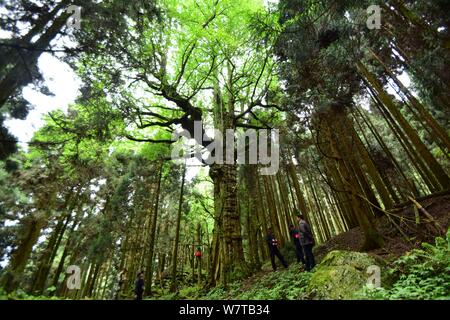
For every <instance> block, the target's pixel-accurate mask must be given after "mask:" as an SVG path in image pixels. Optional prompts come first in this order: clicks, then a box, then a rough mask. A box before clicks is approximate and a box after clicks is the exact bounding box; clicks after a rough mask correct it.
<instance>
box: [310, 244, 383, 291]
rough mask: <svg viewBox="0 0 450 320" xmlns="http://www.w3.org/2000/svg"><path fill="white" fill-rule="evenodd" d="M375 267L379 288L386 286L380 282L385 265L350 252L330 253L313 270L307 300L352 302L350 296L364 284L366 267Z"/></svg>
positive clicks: (377, 259)
mask: <svg viewBox="0 0 450 320" xmlns="http://www.w3.org/2000/svg"><path fill="white" fill-rule="evenodd" d="M373 265H376V266H379V267H380V270H381V285H382V286H384V285H388V282H389V279H388V278H386V277H385V278H383V273H386V272H383V271H384V270H385V267H386V263H385V261H384V260H383V259H381V258H380V257H378V256H373V255H369V254H367V253H361V252H353V251H340V250H336V251H331V252H330V253H328V254H327V255H326V257H325V258H324V259H323V260H322V262H321V263H320V264H319V265H318V266H317V267H316V270H315V272H314V273H313V275H312V277H311V281H310V282H309V285H308V288H307V292H308V295H309V297H310V298H311V299H331V300H336V299H344V300H348V299H353V298H355V296H354V294H355V293H356V292H357V291H359V290H361V289H362V288H363V287H364V286H365V285H366V283H367V280H368V277H369V274H368V273H367V269H368V268H369V266H373Z"/></svg>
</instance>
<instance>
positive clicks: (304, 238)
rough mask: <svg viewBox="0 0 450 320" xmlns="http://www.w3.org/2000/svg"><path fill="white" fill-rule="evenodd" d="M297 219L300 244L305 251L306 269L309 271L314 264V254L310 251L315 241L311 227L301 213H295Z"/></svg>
mask: <svg viewBox="0 0 450 320" xmlns="http://www.w3.org/2000/svg"><path fill="white" fill-rule="evenodd" d="M297 220H298V230H299V231H300V244H301V245H302V247H303V251H304V252H305V260H306V271H311V270H312V269H313V268H314V267H315V265H316V261H315V260H314V254H313V252H312V249H313V247H314V243H315V241H314V237H313V234H312V231H311V227H310V226H309V224H308V223H307V222H306V221H305V219H304V217H303V215H301V214H299V215H297Z"/></svg>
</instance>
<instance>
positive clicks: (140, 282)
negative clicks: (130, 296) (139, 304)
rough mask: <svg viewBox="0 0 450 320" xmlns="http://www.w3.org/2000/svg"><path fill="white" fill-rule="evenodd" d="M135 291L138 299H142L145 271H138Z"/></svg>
mask: <svg viewBox="0 0 450 320" xmlns="http://www.w3.org/2000/svg"><path fill="white" fill-rule="evenodd" d="M134 293H135V295H136V296H135V297H136V300H142V295H143V294H144V272H143V271H141V272H139V273H138V276H137V280H136V283H135V285H134Z"/></svg>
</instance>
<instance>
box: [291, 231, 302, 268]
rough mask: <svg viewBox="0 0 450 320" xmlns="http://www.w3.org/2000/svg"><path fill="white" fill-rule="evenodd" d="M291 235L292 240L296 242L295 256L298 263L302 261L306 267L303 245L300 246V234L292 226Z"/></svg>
mask: <svg viewBox="0 0 450 320" xmlns="http://www.w3.org/2000/svg"><path fill="white" fill-rule="evenodd" d="M289 233H290V234H291V237H292V240H293V241H294V246H295V255H296V256H297V262H300V261H301V262H302V263H303V265H306V262H305V256H304V255H303V249H302V245H301V244H300V232H299V231H298V230H297V229H295V228H294V226H293V225H292V224H291V225H290V226H289Z"/></svg>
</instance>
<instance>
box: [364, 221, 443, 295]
mask: <svg viewBox="0 0 450 320" xmlns="http://www.w3.org/2000/svg"><path fill="white" fill-rule="evenodd" d="M387 272H388V273H389V274H390V275H392V276H393V277H395V278H396V279H397V280H396V281H395V282H394V284H393V285H392V286H391V287H390V288H377V289H369V288H366V289H365V290H364V292H363V293H362V296H363V297H365V298H369V299H432V300H434V299H445V300H449V299H450V229H449V231H448V232H447V238H446V239H444V238H441V237H437V238H436V241H435V244H434V245H433V244H429V243H423V244H422V249H415V250H413V251H411V252H408V253H407V254H405V255H404V256H402V257H400V258H399V259H397V260H396V261H395V262H394V263H393V264H392V267H391V268H389V269H388V270H387Z"/></svg>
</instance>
